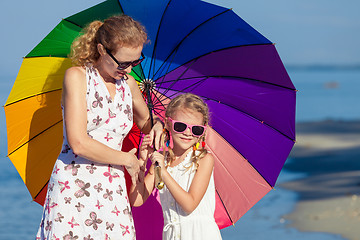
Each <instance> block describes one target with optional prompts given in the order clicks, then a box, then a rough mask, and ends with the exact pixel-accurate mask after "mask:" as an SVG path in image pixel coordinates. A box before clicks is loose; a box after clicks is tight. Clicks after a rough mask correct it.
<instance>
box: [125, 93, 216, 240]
mask: <svg viewBox="0 0 360 240" xmlns="http://www.w3.org/2000/svg"><path fill="white" fill-rule="evenodd" d="M208 122H209V112H208V107H207V105H206V104H205V103H204V101H203V100H202V99H201V98H200V97H198V96H196V95H193V94H190V93H187V94H183V95H179V96H177V97H176V98H174V99H173V100H172V101H171V102H170V103H169V105H168V107H167V109H166V113H165V129H164V133H163V135H164V141H163V142H164V145H163V149H164V151H163V154H161V153H159V152H156V151H153V150H152V148H151V147H150V146H151V139H150V137H149V136H146V137H145V138H144V140H143V143H142V145H141V147H140V155H139V158H140V160H142V161H146V160H147V157H148V156H150V158H151V161H152V163H153V165H152V166H151V168H150V169H149V172H148V174H147V175H146V177H145V180H144V182H142V183H138V184H137V186H136V187H133V188H132V189H131V192H130V202H131V203H132V205H133V206H140V205H142V204H143V203H144V201H145V200H146V199H147V197H148V196H149V195H150V194H151V192H152V191H153V189H154V163H155V162H158V163H159V165H160V167H161V175H162V179H163V181H164V183H165V187H164V188H163V189H162V190H160V200H161V205H162V209H163V215H164V229H163V239H186V240H188V239H196V240H198V239H206V240H209V239H221V235H220V231H219V228H218V226H217V225H216V223H215V219H214V211H215V186H214V179H213V168H214V158H213V156H212V155H211V154H210V153H208V152H207V151H206V149H205V148H204V145H205V142H204V140H205V137H204V134H205V130H206V127H207V125H208ZM169 133H170V135H171V138H172V141H173V147H170V146H169V139H170V137H169V136H166V135H169ZM165 145H166V146H167V149H168V150H167V151H165ZM199 145H200V147H199Z"/></svg>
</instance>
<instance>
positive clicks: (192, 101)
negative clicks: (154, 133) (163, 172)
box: [162, 93, 210, 168]
mask: <svg viewBox="0 0 360 240" xmlns="http://www.w3.org/2000/svg"><path fill="white" fill-rule="evenodd" d="M179 109H190V110H192V111H195V112H199V113H201V114H202V115H203V119H204V122H203V125H208V124H209V121H210V113H209V107H208V105H207V104H206V103H205V102H204V101H203V100H202V99H201V98H200V97H199V96H197V95H195V94H192V93H184V94H181V95H178V96H177V97H175V98H174V99H172V100H171V101H170V103H169V105H168V106H167V108H166V111H165V117H166V118H167V117H172V116H173V115H174V114H175V112H176V111H177V110H179ZM166 138H167V137H166V132H164V133H163V136H162V139H163V141H162V142H163V146H165V142H166V141H167V139H166ZM200 141H205V133H204V134H203V135H202V136H201V137H200V138H199V141H198V142H200ZM206 154H207V150H206V149H205V148H199V149H197V150H195V149H193V152H192V156H191V162H192V163H194V164H195V168H197V167H198V166H199V164H198V161H199V160H200V159H201V158H203V157H205V155H206ZM164 156H165V151H164ZM174 160H175V154H174V152H173V150H172V149H171V147H170V146H169V147H168V154H167V166H169V165H170V164H171V162H172V161H174ZM189 167H191V166H189Z"/></svg>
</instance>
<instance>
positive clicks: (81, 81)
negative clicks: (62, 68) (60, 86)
mask: <svg viewBox="0 0 360 240" xmlns="http://www.w3.org/2000/svg"><path fill="white" fill-rule="evenodd" d="M85 79H86V72H85V69H84V68H83V67H70V68H68V69H67V70H66V72H65V76H64V87H66V86H74V87H76V86H79V85H80V86H85V85H86V81H85Z"/></svg>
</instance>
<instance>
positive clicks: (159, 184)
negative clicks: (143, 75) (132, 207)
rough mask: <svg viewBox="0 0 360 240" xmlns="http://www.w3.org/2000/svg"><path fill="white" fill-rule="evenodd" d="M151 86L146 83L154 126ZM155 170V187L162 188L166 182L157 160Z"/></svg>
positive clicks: (151, 119)
mask: <svg viewBox="0 0 360 240" xmlns="http://www.w3.org/2000/svg"><path fill="white" fill-rule="evenodd" d="M151 87H152V86H151V85H150V84H149V83H145V85H144V89H145V92H146V97H147V106H148V108H149V114H150V121H151V128H152V127H153V126H154V117H153V114H152V110H153V107H154V105H153V103H152V100H151V95H150V88H151ZM154 146H155V145H154ZM156 150H157V149H155V151H156ZM154 170H155V187H156V188H157V189H159V190H161V189H162V188H163V187H164V182H163V180H162V177H161V167H160V165H159V163H158V162H155V168H154Z"/></svg>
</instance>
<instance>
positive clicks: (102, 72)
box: [94, 63, 116, 83]
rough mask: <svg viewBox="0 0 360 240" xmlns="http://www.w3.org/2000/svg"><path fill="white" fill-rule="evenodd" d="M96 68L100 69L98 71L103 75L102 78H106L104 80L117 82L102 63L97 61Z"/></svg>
mask: <svg viewBox="0 0 360 240" xmlns="http://www.w3.org/2000/svg"><path fill="white" fill-rule="evenodd" d="M94 68H96V70H97V71H98V73H99V74H100V76H101V77H102V79H103V80H104V82H111V83H115V82H116V80H115V79H114V78H113V77H111V76H110V75H109V74H108V73H107V72H106V71H105V69H104V68H102V67H101V65H100V64H97V63H95V64H94Z"/></svg>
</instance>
